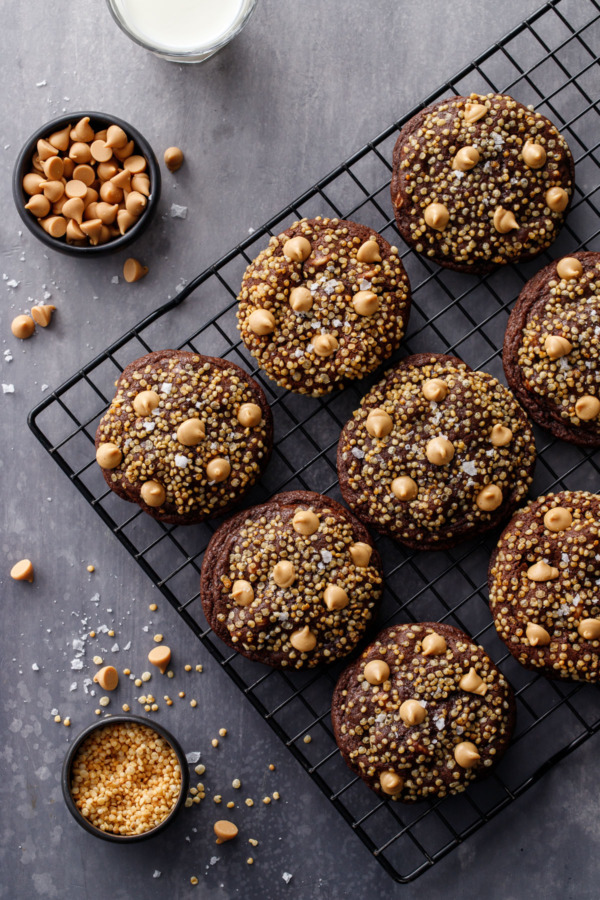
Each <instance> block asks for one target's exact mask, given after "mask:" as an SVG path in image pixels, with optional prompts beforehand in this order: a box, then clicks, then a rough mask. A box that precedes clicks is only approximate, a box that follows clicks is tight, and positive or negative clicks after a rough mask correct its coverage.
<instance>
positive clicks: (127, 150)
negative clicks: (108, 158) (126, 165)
mask: <svg viewBox="0 0 600 900" xmlns="http://www.w3.org/2000/svg"><path fill="white" fill-rule="evenodd" d="M134 150H135V144H134V142H133V141H127V143H126V144H125V146H124V147H115V149H114V150H113V155H114V156H116V158H117V159H118V160H120V161H121V162H123V161H124V160H126V159H128V157H130V156H131V155H132V154H133V151H134Z"/></svg>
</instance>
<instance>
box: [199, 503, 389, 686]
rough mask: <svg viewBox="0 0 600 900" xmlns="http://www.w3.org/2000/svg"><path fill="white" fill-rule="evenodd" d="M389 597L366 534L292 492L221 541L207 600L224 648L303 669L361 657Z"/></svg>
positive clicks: (205, 572)
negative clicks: (360, 647)
mask: <svg viewBox="0 0 600 900" xmlns="http://www.w3.org/2000/svg"><path fill="white" fill-rule="evenodd" d="M382 587H383V576H382V570H381V560H380V558H379V554H378V553H377V550H376V549H375V547H374V546H373V542H372V540H371V537H370V535H369V533H368V531H367V529H366V528H365V527H364V526H363V525H361V523H360V522H359V521H358V520H357V519H356V518H355V517H354V516H353V515H352V514H351V513H349V512H348V510H346V509H344V507H343V506H341V505H340V504H339V503H337V502H336V501H335V500H332V499H331V498H330V497H325V496H323V495H322V494H314V493H312V492H311V491H289V492H287V493H284V494H277V495H276V496H274V497H272V498H271V500H269V501H268V502H267V503H263V504H261V505H260V506H254V507H252V508H251V509H248V510H245V511H244V512H241V513H238V514H237V515H235V516H234V517H233V518H231V519H229V520H228V521H227V522H225V523H224V524H223V525H222V526H221V527H220V528H219V529H218V530H217V531H216V532H215V534H214V535H213V537H212V539H211V542H210V544H209V545H208V548H207V550H206V553H205V555H204V559H203V562H202V581H201V587H200V592H201V597H202V606H203V609H204V614H205V615H206V618H207V620H208V623H209V625H210V626H211V627H212V629H213V631H214V632H215V634H217V635H218V637H220V638H221V640H222V641H224V642H225V643H226V644H228V645H229V646H230V647H232V648H233V649H234V650H237V651H238V652H239V653H241V654H243V655H244V656H247V657H248V658H249V659H253V660H256V661H258V662H263V663H266V664H267V665H270V666H276V667H278V668H286V669H302V668H312V667H313V666H316V665H317V664H319V663H328V662H333V661H334V660H336V659H339V658H340V657H343V656H347V655H348V653H350V652H351V650H353V649H354V647H355V646H356V644H357V643H358V641H360V639H361V638H362V636H363V634H364V632H365V629H366V627H367V625H368V624H369V622H370V620H371V618H372V616H373V614H374V611H375V607H376V605H377V603H378V600H379V597H380V595H381V592H382Z"/></svg>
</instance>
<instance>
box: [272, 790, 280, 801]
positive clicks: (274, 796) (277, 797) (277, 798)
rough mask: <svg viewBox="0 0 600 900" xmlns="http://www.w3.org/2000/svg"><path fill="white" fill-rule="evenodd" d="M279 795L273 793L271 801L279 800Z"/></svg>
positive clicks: (276, 792) (275, 792)
mask: <svg viewBox="0 0 600 900" xmlns="http://www.w3.org/2000/svg"><path fill="white" fill-rule="evenodd" d="M279 797H280V794H279V791H273V800H279Z"/></svg>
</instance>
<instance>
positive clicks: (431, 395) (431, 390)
mask: <svg viewBox="0 0 600 900" xmlns="http://www.w3.org/2000/svg"><path fill="white" fill-rule="evenodd" d="M447 393H448V385H447V384H446V382H445V381H442V379H441V378H430V379H429V381H425V382H424V383H423V396H424V397H425V399H426V400H433V401H435V403H441V401H442V400H443V399H444V398H445V397H446V395H447Z"/></svg>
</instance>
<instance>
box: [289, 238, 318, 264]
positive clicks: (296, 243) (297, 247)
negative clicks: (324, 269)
mask: <svg viewBox="0 0 600 900" xmlns="http://www.w3.org/2000/svg"><path fill="white" fill-rule="evenodd" d="M311 253H312V247H311V243H310V241H309V240H307V239H306V238H305V237H303V236H302V235H297V236H296V237H293V238H289V240H287V241H286V242H285V244H284V245H283V255H284V256H287V258H288V259H291V260H292V261H293V262H304V260H305V259H308V257H309V256H310V254H311Z"/></svg>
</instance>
